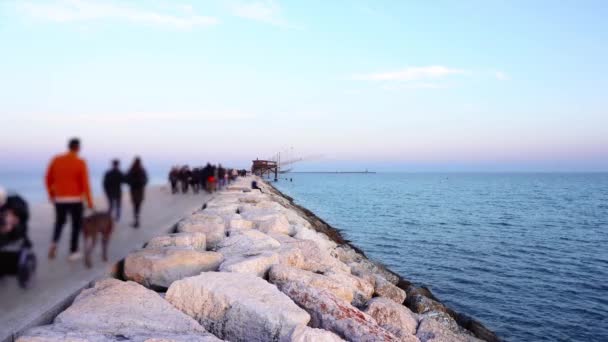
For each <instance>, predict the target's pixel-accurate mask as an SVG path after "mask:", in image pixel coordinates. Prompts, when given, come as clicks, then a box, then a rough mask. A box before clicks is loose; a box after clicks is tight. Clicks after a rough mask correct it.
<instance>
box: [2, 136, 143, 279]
mask: <svg viewBox="0 0 608 342" xmlns="http://www.w3.org/2000/svg"><path fill="white" fill-rule="evenodd" d="M79 152H80V140H79V139H77V138H74V139H71V140H70V141H69V142H68V151H67V152H65V153H63V154H59V155H57V156H55V157H54V158H52V159H51V161H50V163H49V165H48V167H47V170H46V173H45V178H44V180H45V185H46V191H47V194H48V198H49V201H50V202H51V203H52V204H53V207H54V212H55V222H54V225H53V232H52V238H51V245H50V248H49V251H48V257H49V259H54V258H55V257H56V254H57V244H58V243H59V240H60V239H61V235H62V231H63V227H64V226H65V224H66V223H67V219H68V217H69V218H70V221H71V226H72V231H71V234H70V235H71V236H70V254H69V257H68V259H69V260H71V261H75V260H79V259H81V258H82V253H80V251H79V241H80V238H81V233H82V223H83V215H84V211H85V206H86V207H87V208H88V209H89V210H91V211H93V212H94V211H95V205H94V202H93V197H92V195H91V188H90V181H89V174H88V168H87V165H86V162H85V161H84V160H83V159H82V158H80V157H79V155H78V154H79ZM111 164H112V166H111V168H110V170H108V171H107V172H106V173H105V175H104V178H103V189H104V192H105V194H106V197H107V200H108V210H107V211H108V212H109V213H110V215H111V216H112V218H113V220H115V221H118V220H120V213H121V203H122V186H123V184H126V185H127V186H128V187H129V192H130V194H131V196H130V198H131V203H132V205H133V216H134V217H133V223H132V224H131V226H132V227H133V228H138V227H139V225H140V211H141V206H142V203H143V200H144V193H145V187H146V184H147V183H148V175H147V173H146V170H145V169H144V167H143V164H142V161H141V159H140V158H139V157H136V158H135V159H134V161H133V163H132V165H131V167H130V168H129V170H128V171H127V172H126V173H123V172H122V171H121V170H120V161H119V160H117V159H115V160H113V161H112V163H111ZM102 211H103V210H102ZM28 219H29V208H28V205H27V202H26V201H25V200H24V199H23V198H22V197H21V196H19V195H17V194H10V195H9V194H7V192H6V191H5V190H4V189H3V188H1V187H0V276H2V275H17V277H18V279H19V284H20V285H21V286H22V287H26V286H27V283H28V280H29V278H30V275H31V273H32V272H33V271H34V269H35V264H36V262H35V255H34V254H33V252H32V243H31V241H30V239H29V237H28V232H27V231H28Z"/></svg>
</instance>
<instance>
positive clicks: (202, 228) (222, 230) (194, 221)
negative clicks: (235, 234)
mask: <svg viewBox="0 0 608 342" xmlns="http://www.w3.org/2000/svg"><path fill="white" fill-rule="evenodd" d="M177 231H178V232H182V233H195V232H199V233H204V234H205V236H206V237H207V247H208V248H209V249H213V248H215V247H216V246H217V244H218V243H219V242H220V241H222V240H223V239H224V237H225V236H226V226H225V224H224V219H223V218H222V217H221V216H218V215H212V214H196V215H192V216H190V217H188V218H185V219H183V220H182V221H180V222H179V223H178V224H177Z"/></svg>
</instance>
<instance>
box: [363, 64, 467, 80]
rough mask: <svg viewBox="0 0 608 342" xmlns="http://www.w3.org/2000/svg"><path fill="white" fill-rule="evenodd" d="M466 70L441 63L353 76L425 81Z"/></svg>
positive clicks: (372, 78) (464, 72)
mask: <svg viewBox="0 0 608 342" xmlns="http://www.w3.org/2000/svg"><path fill="white" fill-rule="evenodd" d="M466 73H467V71H466V70H462V69H452V68H448V67H445V66H441V65H432V66H424V67H409V68H405V69H403V70H397V71H389V72H380V73H371V74H360V75H355V76H353V77H352V78H353V79H355V80H362V81H423V80H430V79H440V78H445V77H447V76H450V75H462V74H466Z"/></svg>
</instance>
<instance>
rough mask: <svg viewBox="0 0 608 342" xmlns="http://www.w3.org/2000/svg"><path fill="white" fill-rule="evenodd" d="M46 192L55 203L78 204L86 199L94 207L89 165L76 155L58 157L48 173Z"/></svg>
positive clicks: (53, 161) (90, 206)
mask: <svg viewBox="0 0 608 342" xmlns="http://www.w3.org/2000/svg"><path fill="white" fill-rule="evenodd" d="M46 190H47V192H48V194H49V198H50V199H51V201H53V202H59V203H60V202H77V201H82V198H83V196H84V197H85V199H86V201H87V204H88V206H89V208H92V207H93V199H92V197H91V189H90V187H89V174H88V172H87V164H86V163H85V161H84V160H82V159H80V158H78V156H77V155H76V153H73V152H68V153H66V154H62V155H58V156H56V157H55V158H53V160H51V163H50V164H49V167H48V169H47V171H46Z"/></svg>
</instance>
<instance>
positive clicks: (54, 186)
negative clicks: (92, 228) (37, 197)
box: [45, 138, 93, 261]
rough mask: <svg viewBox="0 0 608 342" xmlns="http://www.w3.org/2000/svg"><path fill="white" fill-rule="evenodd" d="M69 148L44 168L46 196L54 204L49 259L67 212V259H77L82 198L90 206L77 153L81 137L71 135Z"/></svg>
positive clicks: (86, 181) (84, 171)
mask: <svg viewBox="0 0 608 342" xmlns="http://www.w3.org/2000/svg"><path fill="white" fill-rule="evenodd" d="M68 149H69V151H68V152H67V153H65V154H61V155H58V156H56V157H54V158H53V159H52V160H51V162H50V164H49V166H48V168H47V171H46V177H45V181H46V189H47V192H48V196H49V200H50V201H51V203H53V204H54V205H55V230H54V233H53V242H52V243H51V247H50V249H49V259H54V258H55V255H56V253H57V243H58V242H59V238H60V237H61V231H62V230H63V226H64V225H65V223H66V220H67V216H68V214H69V215H70V218H71V221H72V236H71V240H70V256H69V260H72V261H74V260H78V259H80V258H82V254H81V253H79V252H78V241H79V239H80V229H81V225H82V213H83V203H82V202H83V200H85V201H86V203H87V205H88V207H89V208H90V209H93V198H92V196H91V189H90V186H89V174H88V171H87V165H86V163H85V161H84V160H83V159H81V158H79V157H78V153H79V152H80V140H79V139H76V138H73V139H71V140H70V141H69V143H68Z"/></svg>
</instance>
